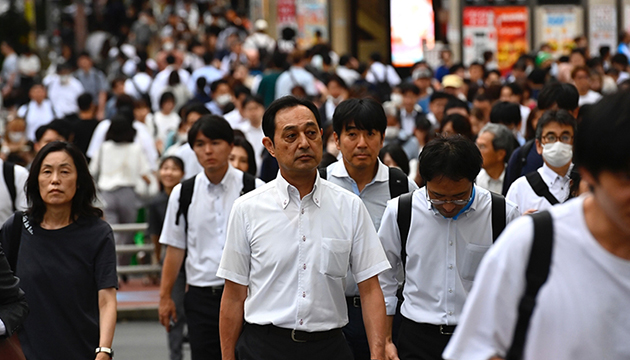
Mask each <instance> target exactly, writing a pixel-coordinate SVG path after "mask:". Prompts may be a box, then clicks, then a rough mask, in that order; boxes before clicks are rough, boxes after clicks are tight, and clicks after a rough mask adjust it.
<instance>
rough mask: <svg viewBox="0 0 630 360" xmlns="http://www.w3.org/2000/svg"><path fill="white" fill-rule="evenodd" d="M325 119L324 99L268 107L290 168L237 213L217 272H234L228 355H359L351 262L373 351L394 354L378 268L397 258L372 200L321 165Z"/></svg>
mask: <svg viewBox="0 0 630 360" xmlns="http://www.w3.org/2000/svg"><path fill="white" fill-rule="evenodd" d="M320 123H321V119H320V117H319V113H318V111H317V107H316V106H315V105H314V104H313V103H311V102H309V101H305V100H301V99H297V98H295V97H283V98H280V99H278V100H276V101H274V102H273V103H272V104H271V105H270V106H269V108H268V109H267V111H266V112H265V115H264V116H263V130H264V132H265V136H266V137H265V138H264V140H263V141H264V144H265V147H266V148H267V150H268V151H269V153H270V154H271V155H272V156H274V157H275V158H276V159H277V160H278V165H279V167H280V171H279V174H278V176H277V178H276V180H274V181H272V182H270V183H268V184H267V185H265V186H264V187H263V188H261V189H258V190H255V191H253V192H251V193H249V194H247V195H245V196H243V198H242V199H239V200H238V201H237V202H236V203H235V204H234V208H233V209H232V214H231V215H230V224H229V226H228V235H227V240H226V243H225V249H224V251H223V258H222V259H221V265H220V266H219V271H218V273H217V275H218V276H220V277H223V278H225V279H226V280H225V291H224V292H223V299H222V302H221V325H220V327H221V350H222V354H223V359H226V360H231V359H235V358H237V359H289V358H295V359H306V360H308V359H331V360H333V359H340V360H341V359H344V360H345V359H349V358H351V357H352V353H351V351H350V349H349V347H348V344H347V343H346V341H345V339H344V336H343V333H342V331H341V327H343V326H344V325H345V324H346V323H347V307H346V301H345V298H344V279H345V277H346V275H347V272H348V268H350V270H351V272H352V275H353V277H354V279H355V281H356V282H357V283H358V286H359V291H360V293H361V305H362V309H363V316H364V319H365V325H366V326H365V327H366V330H367V335H368V340H369V345H370V353H371V357H370V358H371V359H384V358H385V357H384V345H385V344H384V339H385V334H384V330H385V304H384V302H383V293H382V292H381V289H380V286H379V283H378V277H377V275H378V274H379V273H381V272H382V271H384V270H385V269H388V268H389V264H388V263H387V259H386V257H385V254H384V253H383V249H382V246H381V244H380V243H379V241H378V237H377V235H376V231H375V230H374V228H373V227H372V226H370V223H371V220H370V215H369V213H368V211H367V210H366V208H365V205H363V203H362V202H361V200H360V199H359V198H358V197H357V196H355V195H353V194H351V193H350V192H348V191H346V190H343V189H341V188H340V187H338V186H337V185H334V184H331V183H330V182H328V181H326V180H323V179H321V178H320V177H319V175H318V171H317V165H318V164H319V163H320V161H321V157H322V150H323V144H322V130H321V125H320ZM342 214H343V215H344V216H341V215H342ZM296 289H297V290H298V292H297V294H296ZM296 295H297V296H296ZM243 320H245V323H244V322H243Z"/></svg>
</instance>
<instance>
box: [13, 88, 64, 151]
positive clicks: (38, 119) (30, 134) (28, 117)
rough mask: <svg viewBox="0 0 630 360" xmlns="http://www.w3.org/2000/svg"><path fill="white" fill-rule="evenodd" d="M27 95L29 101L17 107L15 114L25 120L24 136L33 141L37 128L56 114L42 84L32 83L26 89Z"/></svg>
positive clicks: (48, 121)
mask: <svg viewBox="0 0 630 360" xmlns="http://www.w3.org/2000/svg"><path fill="white" fill-rule="evenodd" d="M28 96H29V98H30V99H31V101H29V102H28V103H27V104H24V105H22V106H21V107H20V108H19V109H18V111H17V116H19V117H21V118H22V119H24V121H26V137H27V138H28V139H29V140H31V141H35V131H36V130H37V128H38V127H40V126H42V125H46V124H48V123H50V122H51V121H53V119H54V118H55V115H56V114H55V109H54V108H53V104H52V102H51V101H50V100H48V99H46V88H45V87H44V85H42V84H34V85H33V86H32V87H31V89H30V90H29V91H28Z"/></svg>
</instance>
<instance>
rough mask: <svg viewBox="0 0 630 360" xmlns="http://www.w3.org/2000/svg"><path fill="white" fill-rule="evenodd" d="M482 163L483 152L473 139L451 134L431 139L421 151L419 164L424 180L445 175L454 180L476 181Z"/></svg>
mask: <svg viewBox="0 0 630 360" xmlns="http://www.w3.org/2000/svg"><path fill="white" fill-rule="evenodd" d="M482 165H483V158H482V157H481V152H480V151H479V148H478V147H477V145H475V143H474V142H472V140H470V139H467V138H465V137H463V136H449V137H439V138H436V139H433V140H431V141H429V142H428V143H427V144H426V145H425V146H424V148H423V149H422V152H421V153H420V156H419V165H418V166H419V170H420V176H422V179H423V180H424V181H431V180H433V179H436V178H439V177H442V176H444V177H446V178H448V179H451V180H453V181H459V180H461V179H467V180H469V181H470V182H474V181H475V178H477V175H478V174H479V171H481V166H482Z"/></svg>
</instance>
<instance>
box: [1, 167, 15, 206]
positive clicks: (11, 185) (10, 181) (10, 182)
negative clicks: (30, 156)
mask: <svg viewBox="0 0 630 360" xmlns="http://www.w3.org/2000/svg"><path fill="white" fill-rule="evenodd" d="M2 175H3V176H4V182H5V183H6V185H7V189H8V190H9V195H10V196H11V209H13V211H14V212H15V210H16V207H15V198H16V196H17V192H16V189H15V165H13V164H12V163H9V162H6V161H5V162H4V163H2Z"/></svg>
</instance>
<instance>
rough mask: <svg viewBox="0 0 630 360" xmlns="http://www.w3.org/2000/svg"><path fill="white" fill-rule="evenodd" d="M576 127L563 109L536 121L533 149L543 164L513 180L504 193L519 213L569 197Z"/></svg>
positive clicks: (546, 206)
mask: <svg viewBox="0 0 630 360" xmlns="http://www.w3.org/2000/svg"><path fill="white" fill-rule="evenodd" d="M576 126H577V123H576V120H575V118H574V117H573V116H571V114H569V113H568V112H567V111H566V110H557V111H555V110H552V111H547V112H546V113H544V114H543V116H542V117H541V118H540V120H538V126H537V127H536V150H537V151H538V153H539V154H541V155H542V157H543V162H544V164H543V166H542V167H541V168H539V169H538V170H536V171H534V172H531V173H529V174H527V175H525V176H521V177H520V178H518V179H516V181H514V183H512V185H511V186H510V189H509V190H508V192H507V195H506V198H507V199H508V200H510V201H513V202H514V203H516V204H517V205H518V208H519V210H520V211H521V212H522V213H531V212H535V211H541V210H547V209H549V208H550V207H552V206H553V205H555V204H558V203H562V202H565V201H566V200H567V199H568V198H569V195H570V191H571V178H570V171H571V168H572V166H573V163H572V162H571V160H572V159H573V136H574V135H575V129H576Z"/></svg>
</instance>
